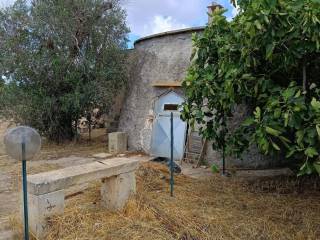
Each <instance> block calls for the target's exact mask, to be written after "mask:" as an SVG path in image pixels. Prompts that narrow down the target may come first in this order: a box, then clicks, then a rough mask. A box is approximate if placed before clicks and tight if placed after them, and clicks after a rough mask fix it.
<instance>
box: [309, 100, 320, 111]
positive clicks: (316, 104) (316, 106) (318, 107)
mask: <svg viewBox="0 0 320 240" xmlns="http://www.w3.org/2000/svg"><path fill="white" fill-rule="evenodd" d="M311 106H312V107H313V108H314V109H315V110H316V111H319V110H320V102H319V101H317V99H315V98H312V100H311Z"/></svg>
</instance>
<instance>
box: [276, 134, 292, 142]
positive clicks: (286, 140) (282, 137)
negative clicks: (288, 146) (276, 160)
mask: <svg viewBox="0 0 320 240" xmlns="http://www.w3.org/2000/svg"><path fill="white" fill-rule="evenodd" d="M279 138H280V139H281V140H282V141H284V142H287V143H291V141H290V140H289V139H288V138H286V137H284V136H280V137H279Z"/></svg>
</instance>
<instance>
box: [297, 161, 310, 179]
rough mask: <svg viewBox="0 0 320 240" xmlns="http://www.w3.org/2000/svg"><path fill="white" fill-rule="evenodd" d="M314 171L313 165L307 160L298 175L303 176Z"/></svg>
mask: <svg viewBox="0 0 320 240" xmlns="http://www.w3.org/2000/svg"><path fill="white" fill-rule="evenodd" d="M312 172H313V165H311V164H310V163H309V161H308V160H307V161H306V162H305V163H304V164H303V165H302V166H301V168H300V171H299V173H298V176H303V175H306V174H308V175H310V174H311V173H312Z"/></svg>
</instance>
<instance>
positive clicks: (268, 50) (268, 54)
mask: <svg viewBox="0 0 320 240" xmlns="http://www.w3.org/2000/svg"><path fill="white" fill-rule="evenodd" d="M274 47H275V45H274V44H273V43H271V44H268V45H267V47H266V59H270V58H271V56H272V53H273V50H274Z"/></svg>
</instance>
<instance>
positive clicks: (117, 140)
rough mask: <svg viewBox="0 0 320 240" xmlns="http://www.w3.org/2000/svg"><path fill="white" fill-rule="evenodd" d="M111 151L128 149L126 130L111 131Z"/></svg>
mask: <svg viewBox="0 0 320 240" xmlns="http://www.w3.org/2000/svg"><path fill="white" fill-rule="evenodd" d="M108 139H109V143H108V146H109V152H110V153H113V154H115V153H123V152H125V151H127V142H128V137H127V134H126V133H124V132H113V133H109V135H108Z"/></svg>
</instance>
